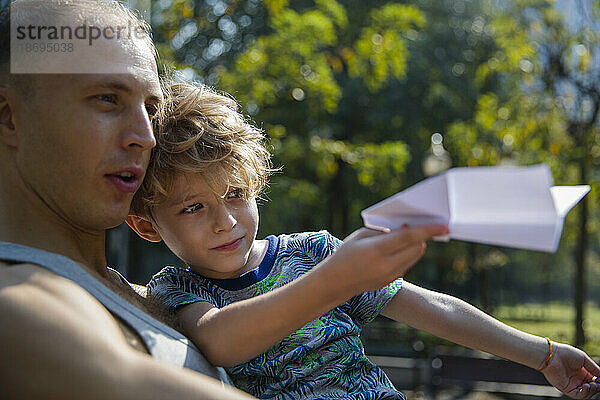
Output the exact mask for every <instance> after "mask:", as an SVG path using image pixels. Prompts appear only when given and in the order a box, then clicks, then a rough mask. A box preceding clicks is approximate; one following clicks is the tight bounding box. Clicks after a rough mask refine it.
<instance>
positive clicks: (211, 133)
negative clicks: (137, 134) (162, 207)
mask: <svg viewBox="0 0 600 400" xmlns="http://www.w3.org/2000/svg"><path fill="white" fill-rule="evenodd" d="M164 86H165V89H164V92H165V101H164V104H163V105H162V107H161V110H160V112H159V115H158V116H157V117H156V118H155V119H154V121H153V128H154V132H155V136H156V142H157V143H156V147H155V148H154V149H153V150H152V155H151V157H150V165H149V167H148V171H147V172H146V177H145V178H144V182H143V183H142V186H141V187H140V189H139V190H138V191H137V193H136V194H135V196H134V198H133V202H132V205H131V211H133V212H134V213H136V214H139V215H142V216H145V217H151V216H152V208H153V207H155V206H157V205H158V204H161V203H162V202H163V201H164V200H165V199H166V198H167V197H168V195H169V194H170V193H171V191H172V188H173V184H174V181H175V178H176V177H177V176H178V175H179V174H187V173H194V174H196V173H197V174H200V175H201V176H202V177H203V178H204V180H205V181H206V182H207V184H208V185H209V187H210V188H211V190H212V191H213V193H214V194H215V196H217V198H223V197H224V196H225V195H226V194H227V192H228V191H229V189H230V188H240V189H242V191H243V195H244V197H245V198H246V199H249V198H253V197H256V196H258V195H259V194H260V193H261V191H262V190H263V189H264V188H265V186H266V185H267V178H268V176H269V175H270V174H271V172H272V171H273V169H272V164H271V161H270V154H269V152H268V151H267V149H266V148H265V146H264V141H265V136H264V135H263V133H262V131H261V130H260V129H258V128H257V127H255V126H254V125H252V124H251V123H250V122H249V121H248V120H247V119H246V118H244V116H243V115H242V114H240V113H239V112H238V111H237V109H238V105H237V103H236V102H235V100H233V99H232V98H230V97H227V96H225V95H222V94H219V93H217V92H216V91H215V90H213V89H211V88H209V87H208V86H205V85H202V84H190V83H167V84H165V85H164Z"/></svg>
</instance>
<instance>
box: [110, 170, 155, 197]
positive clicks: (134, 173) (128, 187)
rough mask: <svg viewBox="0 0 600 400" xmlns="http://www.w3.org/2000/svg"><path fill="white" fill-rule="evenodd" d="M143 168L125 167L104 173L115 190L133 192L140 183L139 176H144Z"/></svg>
mask: <svg viewBox="0 0 600 400" xmlns="http://www.w3.org/2000/svg"><path fill="white" fill-rule="evenodd" d="M144 172H145V170H144V169H143V168H139V167H126V168H123V169H121V170H118V171H115V172H113V173H109V174H106V175H104V177H105V178H106V179H108V181H109V182H111V183H112V184H113V185H114V186H115V187H116V188H117V190H119V191H121V192H125V193H135V191H136V190H137V189H138V187H139V186H140V184H141V178H142V177H143V176H144Z"/></svg>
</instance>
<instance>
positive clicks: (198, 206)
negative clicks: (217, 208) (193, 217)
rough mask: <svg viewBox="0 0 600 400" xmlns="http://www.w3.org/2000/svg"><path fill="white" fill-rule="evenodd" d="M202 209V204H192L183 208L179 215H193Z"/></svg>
mask: <svg viewBox="0 0 600 400" xmlns="http://www.w3.org/2000/svg"><path fill="white" fill-rule="evenodd" d="M203 208H204V206H203V205H202V203H194V204H192V205H191V206H187V207H184V209H183V210H181V214H194V213H197V212H198V211H200V210H201V209H203Z"/></svg>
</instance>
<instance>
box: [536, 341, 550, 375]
mask: <svg viewBox="0 0 600 400" xmlns="http://www.w3.org/2000/svg"><path fill="white" fill-rule="evenodd" d="M544 339H546V341H547V342H548V355H547V356H546V359H545V360H544V365H542V367H541V368H538V371H540V372H541V371H543V370H544V369H546V367H547V366H548V364H550V359H551V358H552V343H551V342H550V339H549V338H548V337H545V338H544Z"/></svg>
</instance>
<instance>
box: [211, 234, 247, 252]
mask: <svg viewBox="0 0 600 400" xmlns="http://www.w3.org/2000/svg"><path fill="white" fill-rule="evenodd" d="M242 240H244V237H243V236H242V237H241V238H239V239H235V240H232V241H231V242H227V243H225V244H222V245H220V246H217V247H213V250H217V251H233V250H236V249H237V248H238V247H240V245H241V244H242Z"/></svg>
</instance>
